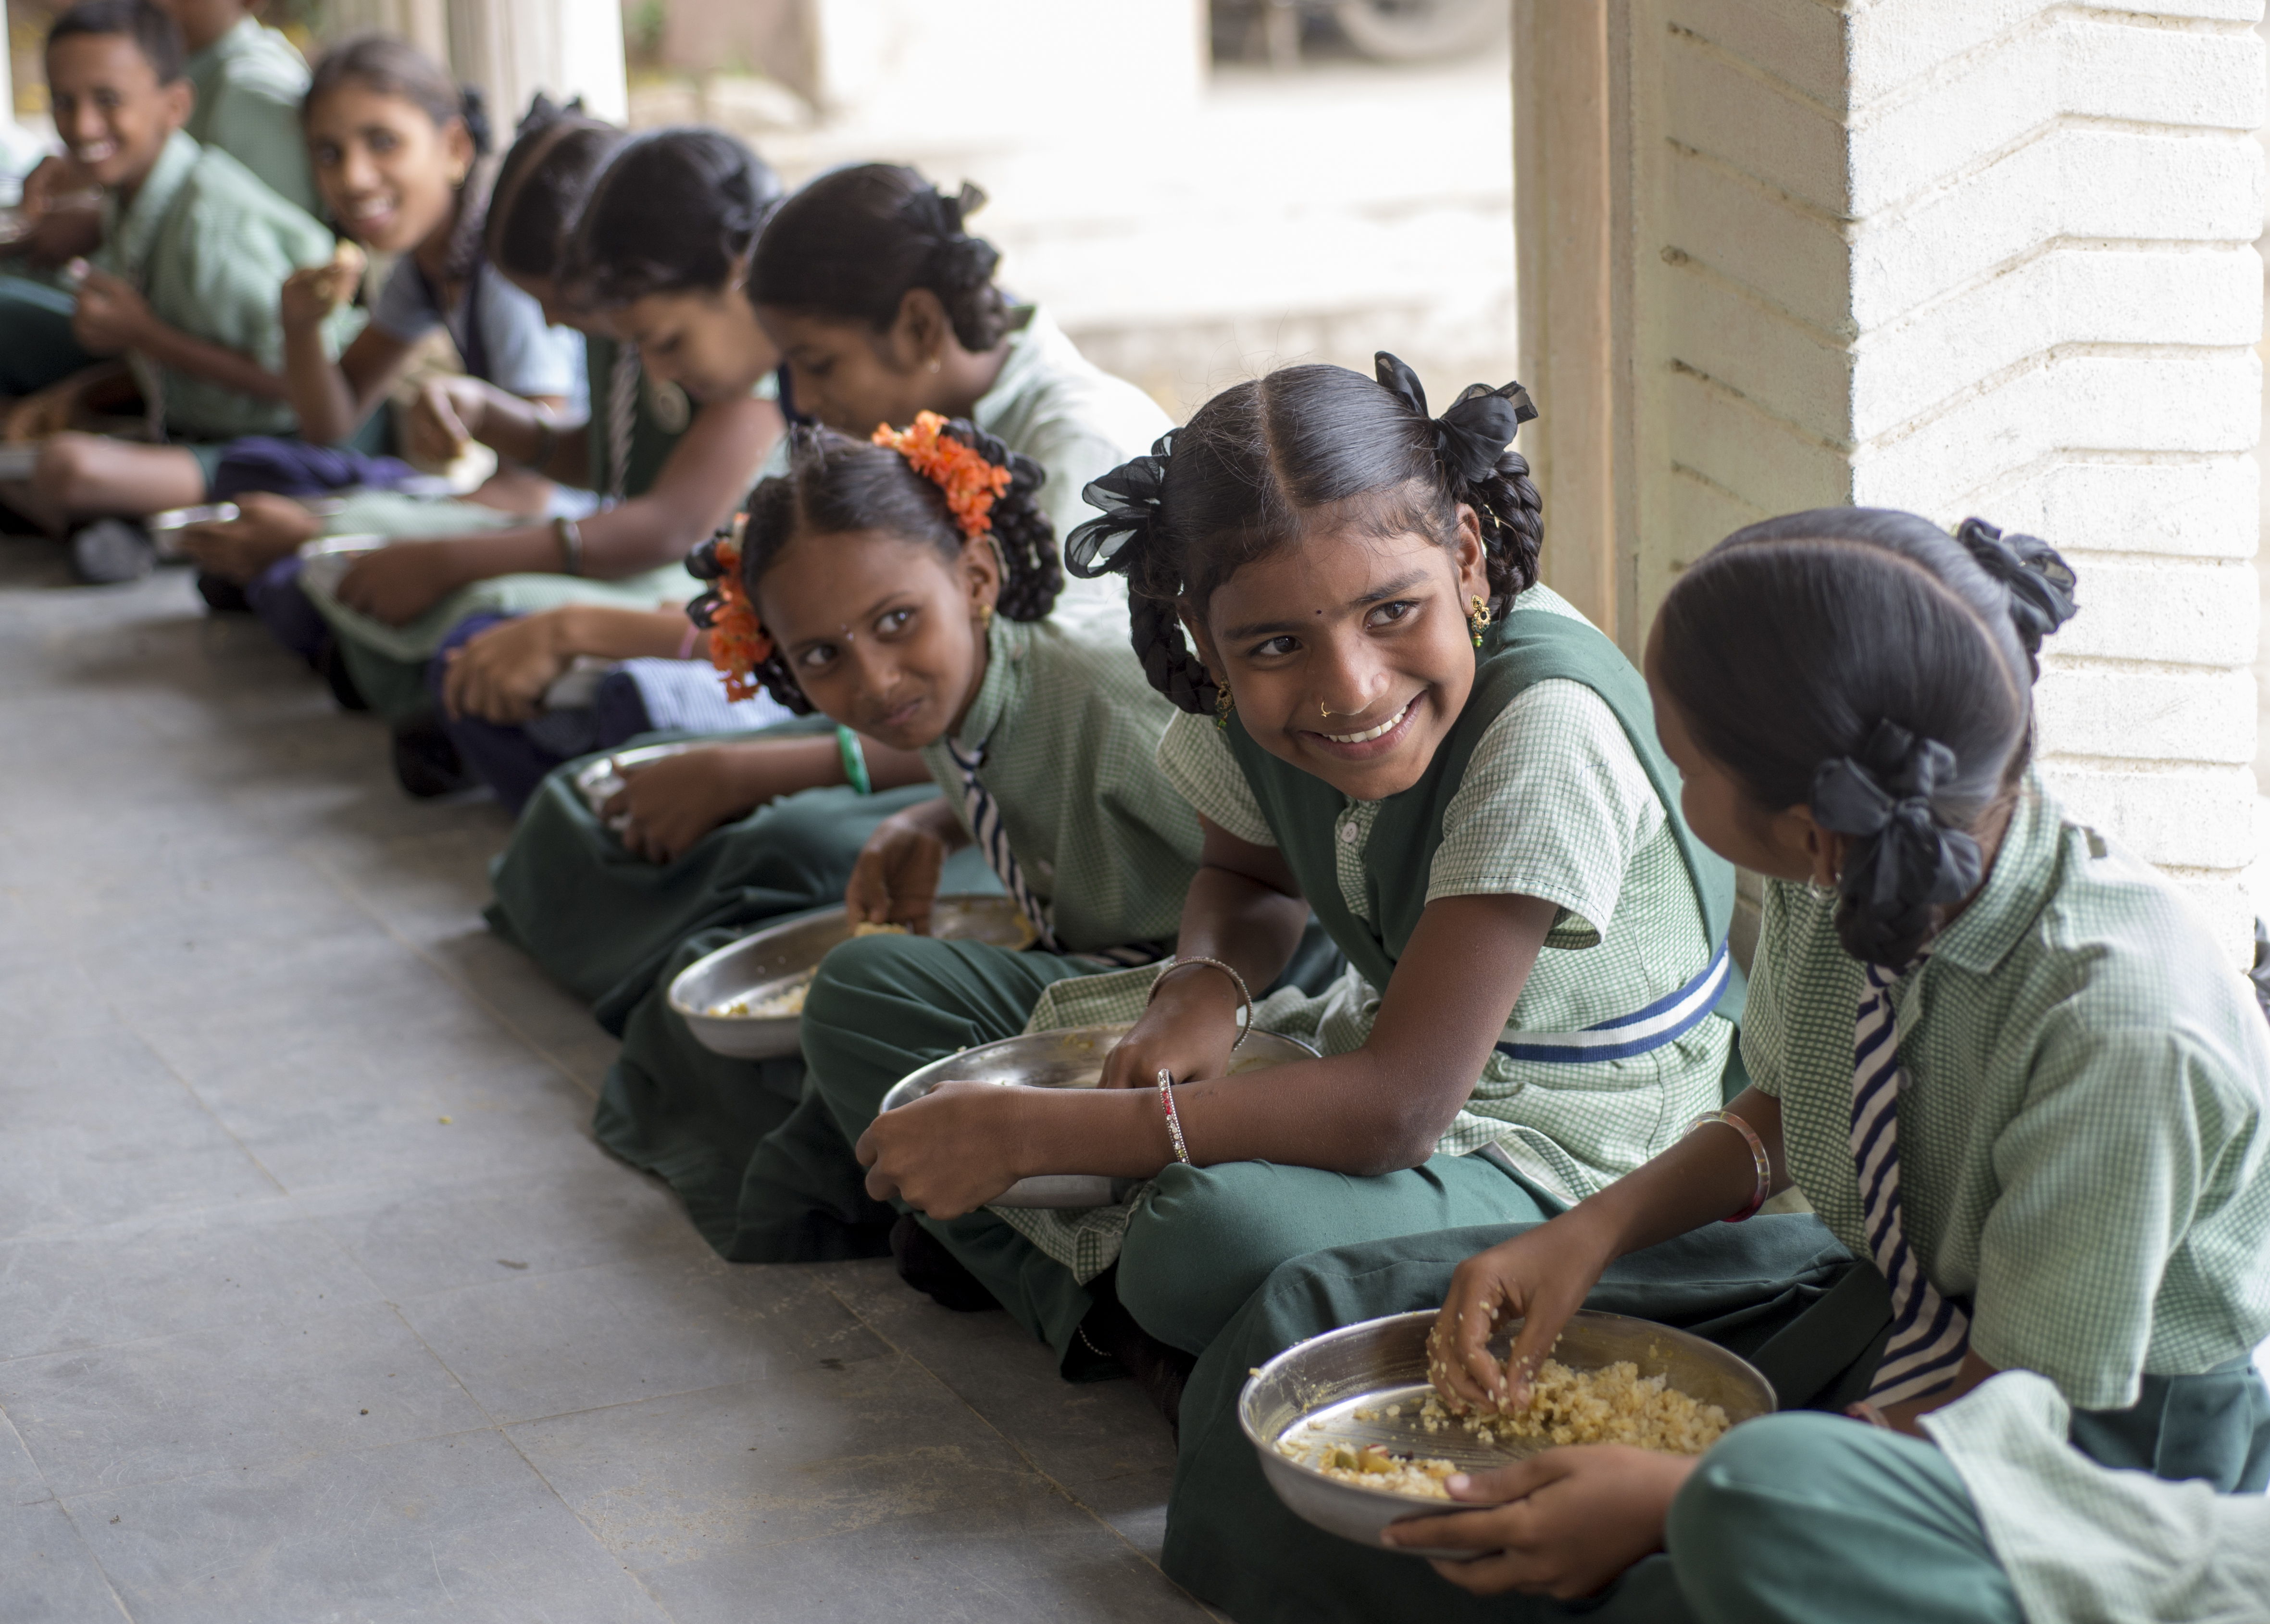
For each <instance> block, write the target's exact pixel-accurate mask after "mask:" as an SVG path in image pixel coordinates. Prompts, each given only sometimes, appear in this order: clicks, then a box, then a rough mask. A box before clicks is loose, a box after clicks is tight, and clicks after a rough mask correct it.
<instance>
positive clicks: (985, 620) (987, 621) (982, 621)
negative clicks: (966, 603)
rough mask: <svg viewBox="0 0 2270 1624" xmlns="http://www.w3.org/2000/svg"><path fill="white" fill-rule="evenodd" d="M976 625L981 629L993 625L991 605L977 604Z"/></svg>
mask: <svg viewBox="0 0 2270 1624" xmlns="http://www.w3.org/2000/svg"><path fill="white" fill-rule="evenodd" d="M977 624H978V625H979V626H980V627H988V626H990V625H992V624H993V605H992V604H985V603H981V604H978V605H977Z"/></svg>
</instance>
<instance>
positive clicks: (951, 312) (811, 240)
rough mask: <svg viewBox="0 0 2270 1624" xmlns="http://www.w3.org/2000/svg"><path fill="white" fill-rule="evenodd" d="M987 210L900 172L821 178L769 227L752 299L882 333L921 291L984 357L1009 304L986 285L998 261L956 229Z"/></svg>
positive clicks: (863, 168)
mask: <svg viewBox="0 0 2270 1624" xmlns="http://www.w3.org/2000/svg"><path fill="white" fill-rule="evenodd" d="M984 205H985V194H984V193H983V191H981V190H980V189H978V188H976V187H975V186H972V185H970V184H969V183H968V182H963V183H962V186H961V190H959V191H957V192H954V193H953V194H952V195H950V196H949V195H947V194H946V193H944V192H941V191H939V190H938V189H937V188H936V187H934V186H932V185H931V183H930V182H928V181H925V180H924V179H923V177H922V175H921V174H919V173H917V172H916V171H915V170H913V169H909V168H907V167H904V166H903V165H900V164H855V165H853V166H851V167H849V168H845V169H837V170H835V171H834V172H832V173H830V174H823V175H821V176H820V178H819V179H818V180H816V181H813V182H812V183H811V184H810V185H808V186H806V187H805V189H803V190H802V191H800V192H798V193H797V195H796V196H795V197H791V198H790V199H789V200H788V202H786V203H785V204H782V205H781V211H780V214H779V216H778V218H776V219H775V220H774V221H773V222H772V224H771V225H769V226H767V227H766V229H765V234H764V239H763V241H760V242H759V243H758V244H757V252H756V257H755V259H754V260H753V262H752V263H751V264H750V267H749V297H750V298H751V299H752V300H754V301H755V302H757V303H758V304H760V305H777V306H780V307H782V308H784V309H790V310H809V311H813V312H816V313H818V314H820V315H828V316H835V317H838V318H849V319H851V320H856V321H858V322H861V323H864V324H865V325H866V326H867V327H869V328H871V329H872V330H874V331H876V332H883V331H886V330H888V329H889V328H890V326H891V324H892V323H894V322H896V321H897V320H898V319H899V309H900V307H901V305H902V304H904V303H905V301H906V297H907V295H908V293H910V292H912V291H913V290H914V289H916V288H918V287H924V288H928V289H929V290H930V291H931V293H935V294H937V295H938V303H939V304H941V305H943V306H944V307H945V308H946V319H947V320H948V321H950V322H951V323H953V336H954V337H955V338H956V339H957V340H959V341H960V343H961V347H962V348H963V349H965V350H968V351H970V352H973V353H981V352H984V351H987V350H990V349H991V348H993V346H994V345H998V344H999V343H1000V342H1001V340H1002V338H1003V337H1005V335H1006V334H1007V332H1008V330H1009V305H1008V301H1007V300H1005V299H1004V298H1003V297H1002V296H1001V291H1000V290H999V289H998V288H997V287H995V286H994V285H993V272H994V271H995V269H996V268H997V267H998V265H999V264H1000V263H1001V254H1000V250H999V249H998V248H995V247H994V246H993V245H992V244H991V243H990V242H988V241H985V239H984V238H983V237H973V236H971V235H970V234H968V232H967V231H965V230H963V229H962V222H963V221H964V220H965V219H968V217H969V216H970V215H972V214H975V213H976V212H977V211H978V210H979V209H981V208H983V207H984Z"/></svg>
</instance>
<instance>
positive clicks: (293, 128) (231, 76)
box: [182, 17, 323, 217]
mask: <svg viewBox="0 0 2270 1624" xmlns="http://www.w3.org/2000/svg"><path fill="white" fill-rule="evenodd" d="M182 72H183V74H184V75H185V76H186V77H187V78H188V79H189V85H190V86H191V88H193V89H194V90H195V91H196V92H197V106H196V107H194V108H191V109H190V111H189V122H187V123H186V124H184V125H183V126H182V128H183V129H184V130H187V131H188V132H189V134H190V135H192V136H194V137H197V140H198V141H199V142H201V143H202V144H203V145H206V146H217V147H219V149H220V150H221V151H222V152H226V153H228V154H229V155H230V156H231V157H233V158H234V159H236V160H237V161H238V162H239V163H241V164H242V165H243V166H244V167H246V168H247V169H249V170H250V171H251V172H252V173H253V174H254V175H255V176H256V177H257V178H258V179H259V180H260V182H262V183H263V185H265V186H266V187H267V188H268V189H270V190H271V191H272V192H274V193H275V194H276V195H277V196H278V197H281V198H283V199H284V200H285V201H286V203H289V204H293V206H294V207H296V208H299V209H300V210H302V211H305V212H307V213H308V214H309V215H312V216H317V217H320V216H321V215H322V213H323V200H322V198H321V197H318V196H317V195H316V192H315V174H314V172H313V171H312V170H311V169H310V168H309V167H308V137H307V132H306V130H305V129H304V128H303V127H302V126H301V124H300V102H302V101H303V100H306V99H307V95H308V63H307V61H306V59H305V58H303V57H302V56H300V53H299V51H298V50H297V49H296V48H293V44H292V41H289V40H287V39H286V38H285V37H284V36H283V35H282V34H280V33H278V32H277V31H276V30H275V29H273V28H265V27H263V26H261V24H260V22H259V19H256V18H252V17H247V18H244V19H241V20H240V21H239V22H238V23H237V25H236V26H234V27H233V28H231V29H230V30H229V31H228V32H227V33H224V34H223V35H221V37H220V38H219V39H218V40H215V41H213V42H212V43H211V45H208V46H206V47H205V48H204V49H203V50H201V51H199V52H197V54H196V55H195V56H191V57H190V58H189V61H188V62H187V63H183V64H182Z"/></svg>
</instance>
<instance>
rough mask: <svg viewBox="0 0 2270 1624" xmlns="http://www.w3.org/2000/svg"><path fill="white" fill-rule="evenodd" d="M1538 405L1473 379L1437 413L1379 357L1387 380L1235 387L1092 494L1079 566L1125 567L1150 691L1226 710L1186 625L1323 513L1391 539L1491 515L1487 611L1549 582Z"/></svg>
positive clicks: (1297, 370) (1075, 548) (1088, 571)
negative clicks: (1232, 581)
mask: <svg viewBox="0 0 2270 1624" xmlns="http://www.w3.org/2000/svg"><path fill="white" fill-rule="evenodd" d="M1536 415H1537V411H1536V408H1535V407H1534V406H1532V405H1531V404H1529V397H1528V394H1527V393H1526V392H1525V391H1524V390H1523V389H1522V388H1521V386H1520V385H1519V384H1516V383H1509V384H1507V385H1505V386H1504V387H1503V388H1502V389H1488V388H1486V387H1485V386H1483V385H1481V384H1475V385H1473V387H1472V388H1470V389H1467V390H1466V391H1465V393H1464V394H1463V395H1461V396H1460V397H1458V401H1457V403H1456V404H1453V405H1452V406H1451V407H1450V410H1449V411H1447V412H1443V415H1442V416H1441V417H1439V418H1433V417H1429V416H1428V414H1427V397H1426V395H1425V393H1424V392H1423V391H1422V390H1421V389H1420V387H1419V380H1418V379H1417V377H1416V376H1415V375H1413V373H1412V371H1411V369H1410V368H1409V367H1406V366H1405V365H1404V364H1403V363H1402V362H1401V361H1399V360H1397V359H1396V358H1395V357H1394V356H1392V355H1389V354H1386V353H1385V352H1382V353H1381V354H1380V356H1379V357H1378V360H1377V376H1376V379H1375V378H1367V377H1365V376H1364V375H1363V374H1361V373H1358V372H1351V371H1349V370H1348V369H1347V368H1346V367H1327V366H1302V367H1282V368H1280V369H1279V370H1278V371H1275V372H1272V373H1271V374H1268V375H1267V376H1266V377H1264V378H1261V379H1258V380H1257V381H1255V382H1248V383H1241V384H1238V385H1236V386H1235V387H1234V388H1232V389H1226V390H1224V391H1223V392H1222V393H1221V394H1219V395H1217V396H1215V397H1213V399H1212V400H1210V401H1208V402H1206V404H1205V405H1203V406H1201V407H1199V408H1198V413H1197V415H1196V416H1194V417H1192V418H1191V420H1190V423H1189V424H1188V426H1185V427H1183V428H1180V429H1177V430H1176V431H1175V432H1174V433H1173V434H1169V435H1168V436H1167V437H1166V438H1164V439H1162V440H1161V441H1159V443H1158V444H1157V445H1155V446H1154V447H1153V448H1152V450H1151V455H1150V456H1145V457H1138V458H1136V459H1135V460H1134V461H1133V462H1131V463H1126V464H1124V465H1123V466H1122V467H1120V468H1119V469H1117V470H1116V471H1113V472H1111V473H1109V474H1106V475H1105V476H1104V477H1103V478H1101V479H1099V480H1097V481H1096V482H1095V483H1094V484H1093V485H1091V486H1088V488H1087V500H1088V501H1090V502H1091V503H1093V504H1094V505H1095V506H1096V507H1098V508H1102V510H1103V514H1104V516H1103V517H1102V518H1101V519H1092V520H1090V521H1089V522H1088V523H1086V524H1083V525H1081V526H1079V529H1077V530H1074V531H1073V532H1072V535H1071V537H1070V538H1068V539H1067V541H1066V544H1065V559H1066V564H1067V567H1069V568H1070V569H1071V570H1072V573H1073V574H1075V575H1102V574H1103V573H1104V572H1105V571H1107V570H1111V571H1117V572H1120V573H1123V574H1124V575H1126V576H1127V584H1128V603H1129V634H1130V641H1131V642H1132V643H1133V644H1134V647H1135V653H1136V656H1137V657H1138V658H1139V659H1140V660H1141V661H1142V662H1143V670H1144V672H1145V674H1146V676H1148V677H1149V678H1150V679H1151V686H1154V687H1155V688H1157V689H1158V690H1159V691H1160V692H1161V693H1164V694H1165V695H1166V696H1167V697H1168V699H1170V700H1172V701H1174V702H1175V703H1176V705H1178V706H1180V707H1181V708H1183V709H1184V710H1187V711H1190V712H1192V713H1194V714H1196V715H1199V716H1204V715H1205V714H1206V713H1207V712H1209V711H1211V710H1212V709H1213V708H1214V703H1215V699H1216V689H1215V686H1214V680H1213V674H1212V673H1211V672H1209V671H1207V670H1206V667H1205V662H1204V661H1203V660H1201V659H1200V658H1199V657H1198V654H1197V652H1196V651H1195V650H1193V649H1191V646H1190V643H1189V641H1188V640H1187V639H1186V638H1185V637H1184V635H1183V622H1182V615H1183V611H1184V610H1185V609H1188V608H1192V607H1195V609H1196V610H1197V611H1198V612H1204V609H1205V604H1206V601H1207V600H1208V599H1209V598H1211V597H1213V593H1214V591H1215V590H1216V589H1217V588H1219V587H1220V585H1221V584H1222V582H1226V581H1228V579H1229V578H1230V577H1231V576H1232V575H1235V574H1236V573H1237V572H1238V571H1239V570H1240V569H1242V568H1243V567H1245V566H1246V565H1248V564H1250V563H1252V562H1253V561H1254V560H1257V559H1260V558H1263V557H1265V556H1267V555H1268V554H1269V553H1272V552H1276V551H1277V550H1278V549H1279V548H1280V547H1283V546H1287V545H1291V544H1293V543H1294V542H1296V541H1298V540H1299V539H1300V538H1301V537H1302V534H1303V532H1304V531H1305V530H1306V529H1307V528H1308V527H1309V525H1310V524H1312V523H1314V522H1315V520H1316V519H1317V516H1318V515H1322V514H1324V513H1327V512H1329V514H1330V515H1331V516H1332V519H1333V521H1334V522H1335V523H1340V524H1350V523H1353V524H1354V525H1355V526H1356V527H1358V528H1360V529H1361V530H1363V531H1365V532H1366V533H1369V534H1370V535H1374V536H1379V537H1387V536H1397V535H1410V534H1414V533H1415V534H1418V535H1423V536H1431V537H1433V538H1435V540H1436V541H1438V542H1439V543H1441V544H1442V545H1443V546H1445V547H1449V546H1451V545H1455V543H1456V541H1457V539H1458V508H1459V507H1460V506H1461V505H1464V506H1465V507H1468V508H1473V512H1474V515H1475V516H1476V517H1477V518H1478V519H1479V520H1480V524H1481V534H1482V548H1483V552H1484V555H1485V561H1486V566H1487V570H1488V575H1489V585H1490V597H1489V605H1490V610H1491V612H1492V613H1493V614H1495V615H1502V614H1504V613H1505V612H1506V611H1507V610H1508V609H1509V608H1510V607H1511V606H1512V604H1513V600H1514V599H1515V598H1517V597H1520V596H1521V594H1522V593H1524V592H1525V591H1527V590H1529V589H1530V588H1531V587H1532V586H1534V585H1535V584H1536V583H1537V555H1538V549H1539V546H1540V545H1542V543H1543V540H1544V521H1543V516H1542V515H1543V502H1542V501H1541V500H1540V499H1539V496H1538V493H1537V486H1536V485H1535V483H1534V482H1532V480H1531V478H1530V477H1529V463H1528V460H1527V459H1526V458H1524V457H1523V456H1521V455H1520V454H1519V453H1518V452H1517V451H1515V450H1514V449H1512V447H1511V441H1512V440H1513V437H1514V434H1515V432H1516V430H1517V427H1518V426H1519V425H1520V424H1521V423H1522V422H1524V421H1526V420H1527V419H1530V418H1533V417H1535V416H1536Z"/></svg>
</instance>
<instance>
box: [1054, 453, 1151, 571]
mask: <svg viewBox="0 0 2270 1624" xmlns="http://www.w3.org/2000/svg"><path fill="white" fill-rule="evenodd" d="M1174 450H1175V431H1174V430H1173V429H1171V428H1170V429H1168V431H1167V432H1166V433H1165V434H1161V435H1160V436H1159V438H1158V439H1157V440H1155V441H1153V442H1152V444H1151V452H1150V455H1149V456H1136V457H1130V458H1129V459H1128V460H1127V461H1125V462H1124V463H1120V464H1119V466H1118V467H1116V468H1115V469H1113V470H1112V471H1110V472H1109V473H1108V474H1104V475H1102V476H1100V477H1099V478H1094V479H1091V480H1089V481H1088V484H1087V489H1086V490H1084V491H1082V492H1081V493H1080V494H1081V495H1082V496H1083V497H1085V498H1086V499H1087V505H1088V506H1089V507H1091V508H1096V509H1097V510H1098V511H1099V512H1100V513H1101V514H1102V517H1100V518H1094V519H1090V520H1088V521H1087V523H1084V524H1076V525H1074V526H1073V527H1072V534H1071V535H1069V536H1066V537H1065V545H1064V567H1065V569H1067V570H1069V571H1070V572H1071V573H1072V574H1073V575H1078V576H1079V578H1080V579H1081V580H1083V581H1093V580H1094V579H1095V578H1096V577H1097V576H1098V575H1109V574H1110V573H1112V572H1113V571H1114V570H1116V571H1118V572H1119V573H1121V574H1123V575H1124V574H1127V573H1129V572H1130V571H1131V570H1132V569H1133V568H1134V567H1135V561H1136V560H1138V559H1139V558H1140V557H1141V556H1142V550H1143V544H1144V543H1146V542H1147V541H1148V540H1150V538H1151V527H1152V526H1153V525H1154V524H1156V523H1158V521H1159V499H1160V496H1161V493H1163V492H1164V491H1165V490H1166V486H1167V459H1168V457H1170V456H1173V455H1174Z"/></svg>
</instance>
